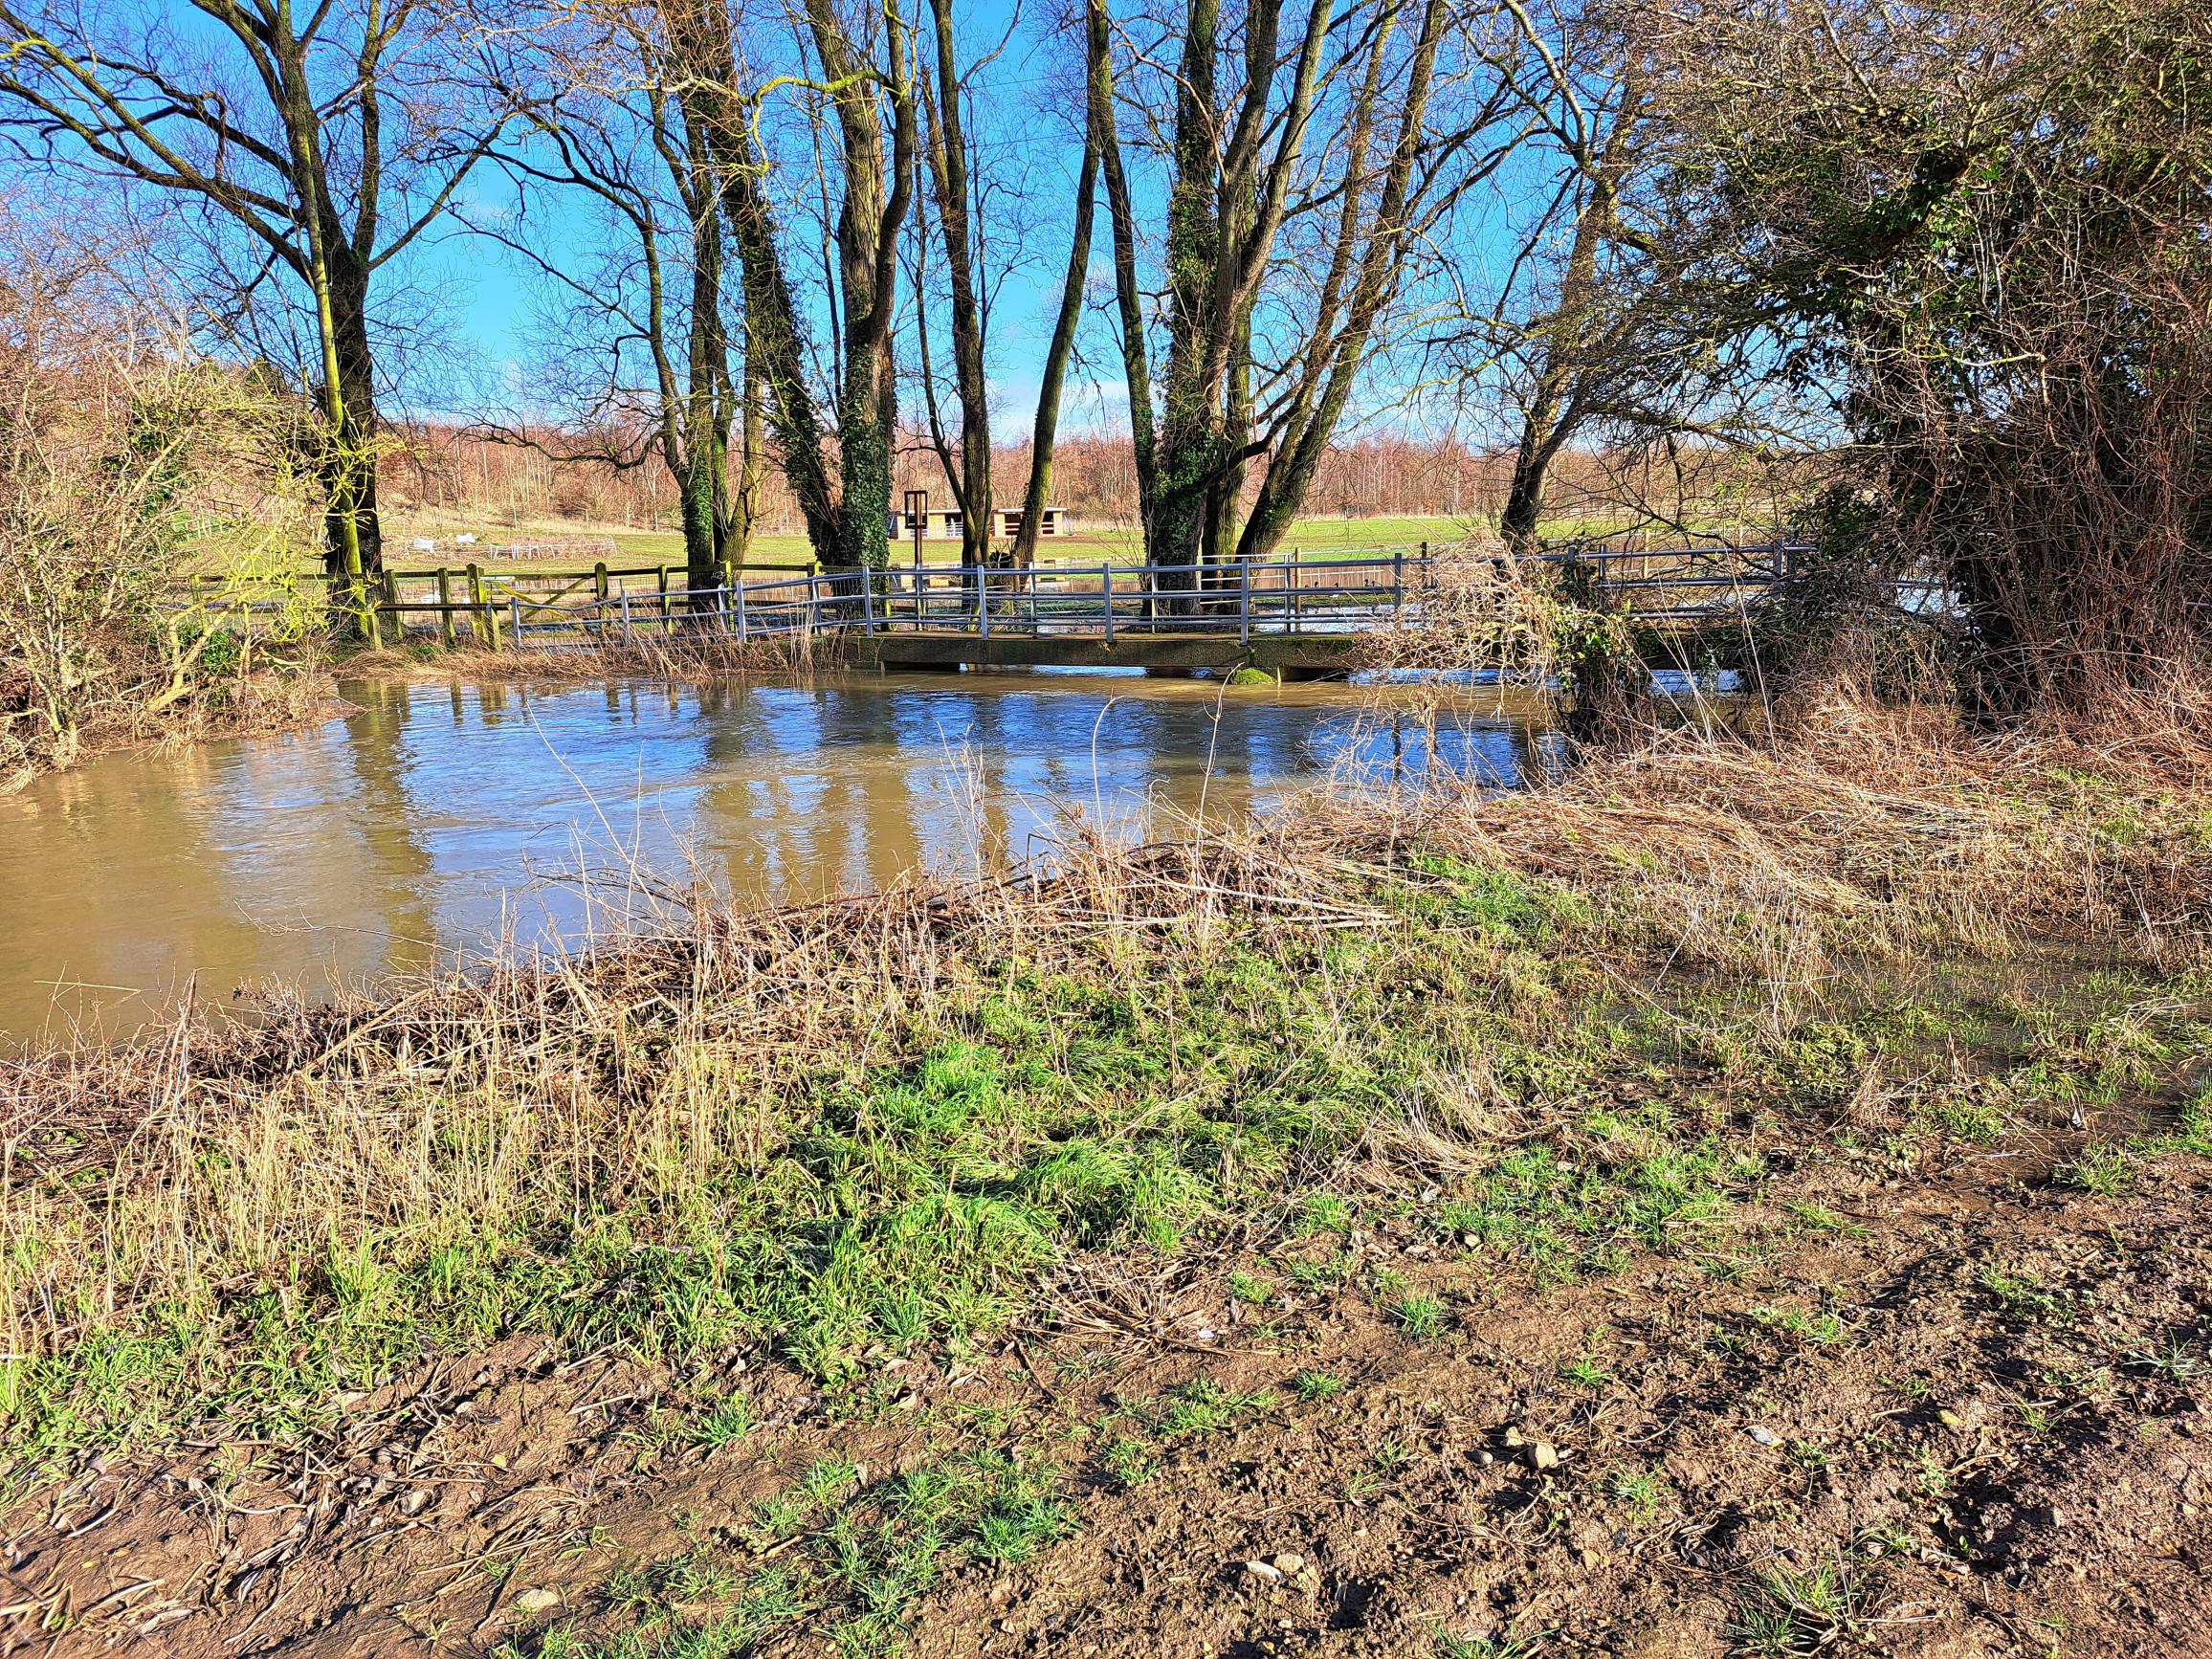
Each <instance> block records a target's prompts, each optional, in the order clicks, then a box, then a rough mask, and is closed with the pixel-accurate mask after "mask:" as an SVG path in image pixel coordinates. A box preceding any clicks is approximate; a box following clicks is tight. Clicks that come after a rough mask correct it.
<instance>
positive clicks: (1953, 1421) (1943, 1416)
mask: <svg viewBox="0 0 2212 1659" xmlns="http://www.w3.org/2000/svg"><path fill="white" fill-rule="evenodd" d="M1936 1422H1938V1423H1940V1424H1942V1425H1943V1427H1946V1428H1964V1427H1966V1419H1965V1418H1963V1417H1961V1416H1959V1415H1958V1412H1956V1411H1938V1412H1936Z"/></svg>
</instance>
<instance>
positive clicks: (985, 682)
mask: <svg viewBox="0 0 2212 1659" xmlns="http://www.w3.org/2000/svg"><path fill="white" fill-rule="evenodd" d="M341 690H342V692H343V696H344V697H345V698H346V699H347V701H348V702H349V703H350V704H351V705H352V707H351V708H350V709H349V710H347V711H346V712H344V713H343V714H340V715H337V716H335V717H334V718H332V719H329V720H327V721H325V722H323V723H321V725H318V726H316V727H313V728H312V729H308V730H305V731H300V732H295V733H291V734H287V735H284V736H280V737H271V738H259V739H251V740H238V741H224V742H216V743H209V744H204V745H201V746H199V747H196V748H192V749H189V750H186V751H184V752H181V753H169V754H165V753H160V752H154V751H140V752H131V753H124V754H117V755H110V756H106V757H103V758H101V759H100V760H97V761H95V762H93V763H90V764H87V765H85V766H82V767H80V768H78V769H77V770H75V771H71V772H68V773H64V774H61V775H58V776H55V777H49V778H45V779H42V780H40V781H38V782H37V783H35V784H33V785H31V786H30V787H29V788H27V789H25V790H23V791H22V792H20V793H19V794H17V795H14V796H12V797H9V798H4V799H0V1044H9V1043H13V1042H20V1041H22V1040H25V1039H28V1038H34V1037H36V1036H38V1035H39V1034H41V1033H48V1034H58V1033H61V1032H66V1031H68V1030H70V1029H72V1028H73V1026H74V1027H76V1028H77V1029H80V1030H88V1031H93V1032H97V1033H99V1034H118V1033H121V1032H123V1031H127V1030H129V1029H132V1028H134V1027H136V1026H137V1025H140V1024H142V1023H143V1022H144V1020H145V1019H146V1018H147V1017H148V1015H149V1014H151V1013H153V1012H154V1011H156V1010H158V1009H159V1008H161V1007H162V1006H165V1005H167V1004H169V1003H170V1002H172V1000H173V999H175V998H176V997H178V996H179V995H181V994H182V993H183V992H184V991H185V990H186V989H187V987H189V988H190V990H191V994H192V995H193V996H194V997H195V998H196V999H197V1000H198V1001H199V1002H200V1003H201V1004H202V1005H203V1006H208V1005H213V1004H217V1003H222V1004H228V1003H230V1002H231V1001H232V996H233V992H234V991H236V990H237V989H238V988H239V987H240V986H241V985H244V984H249V983H251V982H255V981H263V980H287V981H294V982H298V983H300V984H304V985H306V986H307V987H308V988H309V989H310V991H311V992H312V991H316V990H320V989H324V988H327V987H328V986H330V985H332V984H339V983H346V982H358V981H360V980H362V979H365V978H370V977H374V976H376V975H378V974H382V973H387V972H395V971H397V972H405V971H409V970H414V969H419V968H421V967H423V966H425V965H427V964H429V963H431V962H434V961H438V960H450V959H452V958H453V957H454V956H456V955H458V956H462V957H466V956H468V955H471V954H481V953H485V952H488V951H491V950H493V949H495V948H498V947H500V946H501V945H502V944H503V943H514V944H520V945H523V946H558V945H562V944H567V943H574V942H576V941H578V940H586V939H588V938H590V937H591V936H592V935H593V933H594V932H595V931H597V930H601V929H604V928H605V927H607V926H609V925H612V924H615V923H616V922H619V921H623V920H629V921H632V922H634V921H637V920H639V919H641V918H642V919H645V920H648V921H650V916H649V915H646V914H645V913H646V912H647V911H649V909H650V904H651V900H650V898H648V897H647V896H645V894H646V892H647V891H649V890H650V889H651V888H653V887H654V886H659V887H661V888H664V889H668V890H680V889H683V888H686V887H688V886H690V885H691V884H692V883H693V882H695V881H697V880H704V881H706V882H708V883H710V884H712V885H713V886H714V887H716V888H717V889H719V891H721V892H722V893H724V894H727V895H729V896H734V897H738V898H741V899H747V900H775V899H785V898H793V899H796V898H809V897H819V896H823V895H826V894H829V893H832V892H836V891H841V890H852V889H858V888H864V887H870V886H876V885H881V884H883V883H885V882H888V881H891V880H893V879H895V878H896V877H897V876H898V875H900V874H903V873H906V872H908V871H911V870H914V869H916V868H918V867H941V868H945V869H949V870H954V871H960V870H972V869H974V868H976V867H977V866H978V865H979V864H980V863H982V862H984V861H985V860H987V859H991V858H998V857H1006V856H1011V857H1017V858H1018V857H1022V856H1029V855H1039V854H1049V850H1050V848H1051V845H1052V843H1053V842H1054V840H1055V839H1056V838H1057V837H1059V836H1061V835H1064V834H1065V833H1066V832H1067V831H1068V829H1069V828H1070V827H1071V825H1072V823H1073V822H1074V821H1076V820H1077V819H1081V820H1083V821H1087V822H1098V821H1101V820H1102V821H1103V822H1104V823H1105V825H1106V826H1107V827H1108V828H1109V829H1112V830H1113V831H1115V832H1117V833H1120V834H1125V835H1127V834H1144V833H1148V832H1152V831H1156V830H1159V829H1162V828H1164V827H1165V826H1166V825H1168V824H1170V823H1172V822H1174V821H1175V818H1176V815H1177V814H1184V813H1191V812H1195V811H1198V810H1199V809H1200V808H1201V807H1203V808H1204V809H1205V811H1206V813H1207V814H1208V815H1212V814H1214V813H1220V812H1233V811H1236V810H1239V809H1242V808H1245V807H1258V808H1260V809H1263V810H1265V809H1268V808H1269V807H1272V806H1274V805H1276V804H1278V803H1280V802H1281V801H1282V800H1283V799H1284V798H1285V797H1286V796H1287V795H1288V794H1289V793H1290V792H1291V791H1293V790H1294V789H1297V788H1299V787H1301V786H1303V785H1308V784H1310V783H1312V782H1314V781H1316V780H1317V779H1321V778H1329V777H1333V778H1360V779H1366V780H1371V781H1387V780H1400V781H1418V780H1419V779H1421V778H1423V777H1425V776H1427V775H1430V773H1431V772H1432V771H1433V770H1437V769H1442V768H1449V769H1450V770H1451V771H1453V772H1455V773H1459V774H1462V775H1471V776H1474V777H1478V778H1481V779H1484V780H1486V781H1489V782H1493V783H1495V784H1498V785H1512V784H1513V783H1515V781H1516V780H1518V779H1520V778H1521V777H1522V776H1524V775H1525V774H1527V773H1528V772H1529V771H1531V770H1532V769H1533V768H1537V767H1540V766H1543V765H1545V764H1547V763H1549V761H1548V757H1551V756H1552V755H1553V754H1554V752H1555V743H1554V740H1553V739H1552V737H1551V736H1550V735H1549V734H1548V733H1547V732H1546V731H1545V730H1544V729H1543V727H1542V726H1541V725H1540V724H1539V723H1538V722H1537V719H1536V718H1535V716H1534V714H1533V712H1532V711H1531V710H1529V709H1527V708H1525V707H1522V708H1517V709H1516V708H1515V707H1514V706H1512V705H1510V704H1504V703H1501V702H1500V701H1499V700H1498V699H1497V697H1495V695H1494V694H1492V693H1487V692H1485V693H1477V694H1474V696H1473V697H1471V698H1470V700H1469V701H1468V703H1467V704H1466V705H1465V706H1463V707H1454V708H1450V709H1448V710H1447V711H1445V712H1444V713H1442V714H1441V715H1435V714H1427V713H1424V711H1423V708H1422V706H1421V705H1420V703H1419V702H1418V701H1417V700H1416V697H1417V695H1418V694H1414V693H1408V692H1402V691H1398V690H1394V689H1390V688H1355V687H1349V686H1342V685H1307V686H1284V687H1280V688H1273V689H1257V690H1250V689H1241V688H1240V689H1237V690H1233V691H1229V692H1227V693H1226V694H1225V693H1223V692H1222V690H1221V688H1220V687H1219V686H1218V685H1214V684H1209V683H1207V682H1204V681H1189V680H1165V679H1146V678H1141V677H1135V676H1104V675H1050V674H1038V675H958V676H952V675H917V676H904V677H902V676H896V675H894V676H869V677H866V678H859V677H855V678H850V679H833V678H832V679H821V680H817V681H814V682H811V683H808V684H805V685H744V686H725V687H716V688H705V689H701V688H684V687H670V686H666V685H662V684H658V683H647V682H641V681H608V682H597V683H589V684H564V685H536V686H534V685H491V684H451V685H449V684H444V683H375V684H348V685H345V686H343V687H342V688H341ZM633 876H643V877H644V878H646V879H645V880H644V881H642V882H641V881H640V880H638V879H634V878H633Z"/></svg>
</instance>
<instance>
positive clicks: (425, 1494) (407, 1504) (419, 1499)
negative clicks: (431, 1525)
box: [399, 1486, 431, 1515]
mask: <svg viewBox="0 0 2212 1659" xmlns="http://www.w3.org/2000/svg"><path fill="white" fill-rule="evenodd" d="M430 1501H431V1492H430V1488H429V1487H427V1486H418V1487H416V1488H415V1489H414V1491H412V1492H410V1493H408V1494H407V1496H405V1497H403V1498H401V1499H400V1500H399V1507H400V1511H401V1513H402V1514H404V1515H420V1514H422V1513H423V1511H424V1510H426V1509H428V1508H429V1507H430Z"/></svg>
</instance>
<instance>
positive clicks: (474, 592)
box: [469, 562, 498, 650]
mask: <svg viewBox="0 0 2212 1659" xmlns="http://www.w3.org/2000/svg"><path fill="white" fill-rule="evenodd" d="M488 609H489V608H488V607H487V606H486V605H485V604H484V573H483V571H481V570H480V569H478V568H477V567H476V564H474V563H473V562H472V563H471V564H470V565H469V638H470V639H472V640H473V641H475V642H476V644H478V645H487V644H491V643H492V640H491V635H492V629H491V628H490V626H489V625H488V624H487V623H486V622H485V621H484V616H485V615H486V613H487V612H488ZM493 649H494V650H498V647H497V646H496V645H494V646H493Z"/></svg>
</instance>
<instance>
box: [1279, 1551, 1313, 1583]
mask: <svg viewBox="0 0 2212 1659" xmlns="http://www.w3.org/2000/svg"><path fill="white" fill-rule="evenodd" d="M1305 1570H1306V1558H1305V1557H1304V1556H1301V1555H1299V1554H1298V1552H1297V1551H1295V1550H1285V1551H1284V1552H1283V1553H1282V1554H1281V1555H1279V1556H1277V1557H1276V1558H1275V1571H1276V1572H1278V1573H1280V1574H1282V1575H1283V1576H1284V1577H1285V1578H1295V1577H1296V1576H1297V1575H1298V1574H1300V1573H1302V1572H1304V1571H1305Z"/></svg>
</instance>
